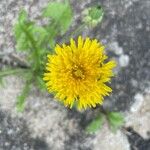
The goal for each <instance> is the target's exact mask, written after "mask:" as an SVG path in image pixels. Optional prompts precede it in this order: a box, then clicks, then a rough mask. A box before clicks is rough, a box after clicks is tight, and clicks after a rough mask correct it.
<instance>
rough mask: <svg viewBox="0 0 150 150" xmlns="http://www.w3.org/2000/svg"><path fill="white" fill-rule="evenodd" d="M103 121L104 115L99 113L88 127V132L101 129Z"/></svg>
mask: <svg viewBox="0 0 150 150" xmlns="http://www.w3.org/2000/svg"><path fill="white" fill-rule="evenodd" d="M103 121H104V118H103V116H102V115H99V116H98V117H96V118H95V119H94V120H93V121H92V122H91V123H90V124H89V125H88V126H87V127H86V132H87V133H95V132H96V131H97V130H99V129H100V128H101V127H102V124H103Z"/></svg>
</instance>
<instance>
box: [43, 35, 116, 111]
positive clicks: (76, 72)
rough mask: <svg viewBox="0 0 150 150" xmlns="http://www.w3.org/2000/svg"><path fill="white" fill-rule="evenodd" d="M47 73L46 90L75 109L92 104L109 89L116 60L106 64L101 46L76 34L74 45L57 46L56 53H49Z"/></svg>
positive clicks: (92, 105) (100, 101) (45, 78)
mask: <svg viewBox="0 0 150 150" xmlns="http://www.w3.org/2000/svg"><path fill="white" fill-rule="evenodd" d="M47 57H48V63H47V64H46V70H47V72H46V73H44V78H43V80H45V81H46V82H47V83H46V86H47V89H48V91H49V92H54V93H56V96H55V98H56V99H58V100H60V101H62V102H63V103H64V105H65V106H68V107H70V108H71V107H72V106H73V104H74V102H75V101H76V103H77V107H78V109H83V108H85V109H86V108H87V107H95V106H96V105H97V104H102V103H103V97H104V96H106V95H109V93H110V92H111V91H112V89H111V88H110V87H108V86H107V85H106V82H109V81H110V79H111V77H112V76H113V72H112V69H113V68H114V67H115V66H116V63H115V61H109V62H107V63H105V60H106V59H107V56H106V55H105V53H104V46H103V45H102V44H101V43H100V42H98V41H97V40H96V39H95V40H90V39H89V38H86V39H85V40H84V39H83V38H82V37H81V36H79V38H78V42H77V44H76V43H75V41H74V40H73V39H71V40H70V44H69V45H66V44H63V45H62V46H59V45H56V47H55V54H52V55H50V54H49V55H48V56H47Z"/></svg>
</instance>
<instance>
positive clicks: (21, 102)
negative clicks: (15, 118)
mask: <svg viewBox="0 0 150 150" xmlns="http://www.w3.org/2000/svg"><path fill="white" fill-rule="evenodd" d="M30 84H31V83H26V85H25V86H24V88H23V90H22V92H21V94H20V95H19V96H18V97H17V104H16V107H17V110H18V111H19V112H22V111H23V110H24V108H25V99H26V98H27V96H28V94H29V91H30Z"/></svg>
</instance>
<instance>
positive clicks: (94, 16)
mask: <svg viewBox="0 0 150 150" xmlns="http://www.w3.org/2000/svg"><path fill="white" fill-rule="evenodd" d="M82 15H83V22H85V23H86V24H87V26H89V27H91V28H94V27H96V26H97V25H98V23H100V22H101V21H102V19H103V15H104V11H103V9H102V7H101V6H93V7H90V8H86V9H85V10H84V11H83V12H82Z"/></svg>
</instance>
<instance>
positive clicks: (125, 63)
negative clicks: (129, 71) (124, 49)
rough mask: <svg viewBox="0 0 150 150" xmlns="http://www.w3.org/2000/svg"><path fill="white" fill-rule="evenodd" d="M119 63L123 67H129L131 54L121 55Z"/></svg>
mask: <svg viewBox="0 0 150 150" xmlns="http://www.w3.org/2000/svg"><path fill="white" fill-rule="evenodd" d="M119 64H120V66H121V67H127V66H128V64H129V56H128V55H121V56H120V57H119Z"/></svg>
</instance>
